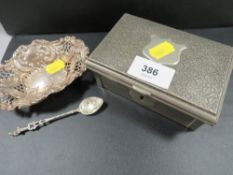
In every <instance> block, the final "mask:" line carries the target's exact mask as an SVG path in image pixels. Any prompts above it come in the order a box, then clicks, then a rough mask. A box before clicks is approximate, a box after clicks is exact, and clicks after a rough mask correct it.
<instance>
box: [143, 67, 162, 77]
mask: <svg viewBox="0 0 233 175" xmlns="http://www.w3.org/2000/svg"><path fill="white" fill-rule="evenodd" d="M141 70H142V72H146V73H148V74H152V75H154V76H157V75H158V73H159V70H158V69H155V68H153V67H149V66H147V65H143V68H142V69H141Z"/></svg>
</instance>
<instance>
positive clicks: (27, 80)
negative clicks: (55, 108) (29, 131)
mask: <svg viewBox="0 0 233 175" xmlns="http://www.w3.org/2000/svg"><path fill="white" fill-rule="evenodd" d="M88 53H89V49H88V48H87V47H86V45H85V44H84V42H83V41H82V40H79V39H76V38H75V37H69V36H66V37H64V38H61V39H59V40H55V41H47V40H34V41H32V43H31V44H29V45H22V46H20V47H18V49H17V50H16V51H15V52H14V54H13V56H12V58H10V59H9V60H7V61H5V63H4V64H2V65H0V109H2V110H13V109H15V108H21V107H24V106H30V105H32V104H35V103H38V102H40V101H41V100H43V99H45V98H46V97H47V96H49V95H50V94H52V93H56V92H59V91H61V90H63V89H64V88H65V87H66V86H67V85H69V84H70V83H72V82H73V81H74V79H76V78H77V77H80V76H81V75H82V73H83V72H84V71H85V70H86V59H87V56H88Z"/></svg>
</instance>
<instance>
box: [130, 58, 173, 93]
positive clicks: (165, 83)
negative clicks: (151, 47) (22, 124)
mask: <svg viewBox="0 0 233 175" xmlns="http://www.w3.org/2000/svg"><path fill="white" fill-rule="evenodd" d="M175 72H176V71H175V69H172V68H170V67H167V66H164V65H161V64H159V63H156V62H154V61H151V60H148V59H146V58H143V57H140V56H136V57H135V58H134V60H133V62H132V64H131V66H130V68H129V69H128V71H127V73H128V74H129V75H132V76H133V77H136V78H138V79H141V80H143V81H146V82H148V83H151V84H153V85H156V86H159V87H161V88H164V89H168V88H169V86H170V84H171V81H172V79H173V76H174V75H175Z"/></svg>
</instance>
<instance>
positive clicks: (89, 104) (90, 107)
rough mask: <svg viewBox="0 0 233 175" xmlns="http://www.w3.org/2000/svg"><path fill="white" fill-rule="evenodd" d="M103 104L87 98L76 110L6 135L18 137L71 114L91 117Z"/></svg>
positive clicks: (93, 98)
mask: <svg viewBox="0 0 233 175" xmlns="http://www.w3.org/2000/svg"><path fill="white" fill-rule="evenodd" d="M103 103H104V101H103V99H102V98H99V97H87V98H85V99H84V100H82V101H81V103H80V104H79V107H78V108H76V109H73V110H71V111H68V112H65V113H63V114H59V115H56V116H54V117H50V118H45V119H42V120H39V121H34V122H31V123H29V124H28V125H27V126H26V127H22V128H20V127H17V128H16V130H15V131H13V132H9V133H8V134H9V135H11V136H18V135H20V134H22V133H25V132H27V131H35V130H37V129H39V128H41V127H43V126H45V125H48V124H49V123H52V122H54V121H56V120H60V119H62V118H65V117H68V116H70V115H71V114H74V113H78V112H79V113H81V114H83V115H86V116H87V115H91V114H94V113H96V112H97V111H98V110H99V109H100V108H101V107H102V105H103Z"/></svg>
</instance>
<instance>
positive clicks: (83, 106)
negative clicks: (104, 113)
mask: <svg viewBox="0 0 233 175" xmlns="http://www.w3.org/2000/svg"><path fill="white" fill-rule="evenodd" d="M103 104H104V101H103V99H102V98H99V97H88V98H85V99H84V100H83V101H81V103H80V105H79V112H80V113H81V114H83V115H91V114H94V113H95V112H97V111H98V110H99V109H100V108H101V107H102V105H103Z"/></svg>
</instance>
